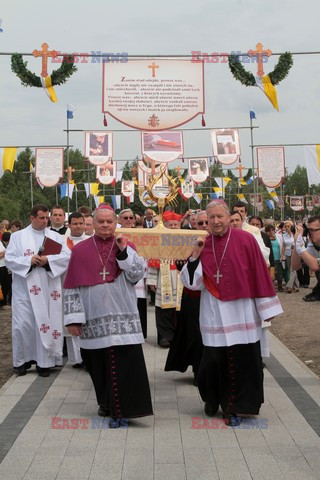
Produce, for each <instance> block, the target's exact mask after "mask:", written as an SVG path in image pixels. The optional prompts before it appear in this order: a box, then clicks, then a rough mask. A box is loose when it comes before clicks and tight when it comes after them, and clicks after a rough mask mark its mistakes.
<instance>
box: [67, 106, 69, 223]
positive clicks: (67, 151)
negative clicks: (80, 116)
mask: <svg viewBox="0 0 320 480" xmlns="http://www.w3.org/2000/svg"><path fill="white" fill-rule="evenodd" d="M69 134H70V133H69V117H68V114H67V172H68V173H67V179H68V186H67V210H68V218H69V215H70V197H69V187H70V180H69V166H70V159H69Z"/></svg>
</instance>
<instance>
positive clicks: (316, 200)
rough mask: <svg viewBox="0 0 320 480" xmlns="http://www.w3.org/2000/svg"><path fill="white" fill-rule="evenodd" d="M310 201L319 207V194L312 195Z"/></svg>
mask: <svg viewBox="0 0 320 480" xmlns="http://www.w3.org/2000/svg"><path fill="white" fill-rule="evenodd" d="M312 203H313V205H314V206H315V207H317V208H318V207H320V195H312Z"/></svg>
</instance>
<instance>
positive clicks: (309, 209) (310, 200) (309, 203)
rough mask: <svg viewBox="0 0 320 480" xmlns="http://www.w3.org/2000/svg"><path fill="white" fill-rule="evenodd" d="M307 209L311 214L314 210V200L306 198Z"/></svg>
mask: <svg viewBox="0 0 320 480" xmlns="http://www.w3.org/2000/svg"><path fill="white" fill-rule="evenodd" d="M306 207H307V210H308V211H309V212H311V211H312V210H313V208H314V205H313V201H312V198H309V197H306Z"/></svg>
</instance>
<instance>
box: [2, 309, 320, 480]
mask: <svg viewBox="0 0 320 480" xmlns="http://www.w3.org/2000/svg"><path fill="white" fill-rule="evenodd" d="M148 330H149V332H148V339H147V341H146V343H145V345H144V354H145V359H146V364H147V368H148V373H149V379H150V386H151V391H152V398H153V405H154V416H153V417H146V418H141V419H135V420H132V421H130V422H129V426H128V428H118V429H110V428H107V427H108V423H107V422H104V423H103V420H102V419H101V418H99V417H97V405H96V401H95V394H94V391H93V387H92V384H91V381H90V378H89V376H88V374H87V373H86V372H85V371H82V370H80V371H79V370H75V369H73V368H71V366H70V365H69V364H68V363H67V364H66V365H65V366H64V368H63V369H62V370H61V371H57V372H56V373H54V374H53V375H51V376H50V377H49V378H41V377H39V376H38V375H37V374H36V373H35V372H30V373H28V374H27V375H26V376H24V377H16V376H13V377H12V378H11V379H10V380H9V381H8V382H7V383H6V384H5V385H4V386H3V387H2V389H0V462H1V463H0V479H1V480H11V479H12V480H19V479H23V480H37V479H41V480H51V479H57V480H72V479H77V480H81V479H90V480H100V479H101V480H102V479H108V480H109V479H110V480H113V479H114V480H116V479H117V480H118V479H123V480H134V479H139V480H141V479H143V480H149V479H150V480H151V479H156V480H160V479H161V480H162V479H164V480H171V479H172V480H182V479H188V480H199V479H202V480H207V479H208V480H209V479H210V480H215V479H219V480H232V479H235V480H247V479H259V480H264V479H265V480H267V479H270V480H278V479H279V480H280V479H288V480H295V479H297V480H302V479H303V480H309V479H310V480H311V479H320V381H319V378H318V377H317V376H316V375H315V374H314V373H312V372H311V371H310V370H309V369H308V368H307V367H306V366H305V365H304V364H303V363H302V362H301V361H300V360H299V359H298V358H297V357H296V356H295V355H293V354H292V353H291V352H290V351H289V350H288V349H287V348H286V347H285V346H284V345H283V344H282V343H281V342H280V341H279V340H278V339H276V338H275V337H273V336H272V335H270V344H271V353H272V355H271V357H270V359H267V361H266V363H267V368H266V369H265V403H264V404H263V406H262V408H261V412H260V415H259V416H258V417H256V418H255V419H253V420H252V422H251V424H250V423H249V421H246V422H244V423H242V424H241V426H240V428H230V427H226V426H225V425H224V424H223V422H222V420H221V412H220V413H218V414H217V417H216V419H213V420H212V419H210V418H206V417H205V415H204V412H203V402H202V401H201V398H200V396H199V393H198V390H197V388H196V387H194V386H193V384H192V380H193V375H192V372H191V371H190V370H188V371H187V372H186V373H184V374H181V373H178V372H164V370H163V368H164V364H165V360H166V356H167V353H168V351H167V350H165V349H161V348H159V347H157V346H156V338H155V325H154V315H153V309H151V308H150V307H149V310H148ZM72 419H73V423H72V424H71V420H72ZM71 425H73V426H75V427H76V428H68V427H70V426H71ZM57 427H60V428H57Z"/></svg>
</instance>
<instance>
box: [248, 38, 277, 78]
mask: <svg viewBox="0 0 320 480" xmlns="http://www.w3.org/2000/svg"><path fill="white" fill-rule="evenodd" d="M256 48H257V50H249V52H248V57H250V58H251V57H258V70H257V75H258V76H259V77H263V74H264V71H263V58H262V57H270V55H272V52H271V50H263V45H262V43H257V45H256Z"/></svg>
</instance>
